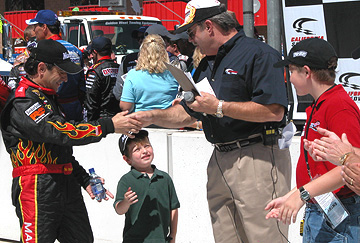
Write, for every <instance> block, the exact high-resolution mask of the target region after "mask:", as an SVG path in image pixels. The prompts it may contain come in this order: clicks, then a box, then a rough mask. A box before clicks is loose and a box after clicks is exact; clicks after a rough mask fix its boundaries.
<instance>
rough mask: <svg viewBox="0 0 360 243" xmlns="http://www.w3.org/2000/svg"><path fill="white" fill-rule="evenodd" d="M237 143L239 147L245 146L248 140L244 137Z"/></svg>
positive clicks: (248, 142)
mask: <svg viewBox="0 0 360 243" xmlns="http://www.w3.org/2000/svg"><path fill="white" fill-rule="evenodd" d="M237 143H238V146H239V148H241V147H246V146H248V145H250V140H249V139H246V140H243V141H238V142H237Z"/></svg>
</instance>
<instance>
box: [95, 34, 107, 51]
mask: <svg viewBox="0 0 360 243" xmlns="http://www.w3.org/2000/svg"><path fill="white" fill-rule="evenodd" d="M111 46H112V43H111V40H110V39H109V38H106V37H104V36H99V37H96V38H95V39H94V40H93V41H92V42H91V44H90V50H95V51H105V50H111Z"/></svg>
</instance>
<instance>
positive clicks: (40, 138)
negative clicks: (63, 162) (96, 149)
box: [9, 97, 114, 146]
mask: <svg viewBox="0 0 360 243" xmlns="http://www.w3.org/2000/svg"><path fill="white" fill-rule="evenodd" d="M45 101H46V102H45ZM12 106H13V108H12V109H11V111H10V114H9V115H10V117H11V121H10V123H11V126H10V129H13V131H11V132H12V133H13V134H16V135H17V136H18V137H20V138H27V139H30V140H32V141H34V142H41V143H43V142H45V143H52V144H57V145H62V146H74V145H85V144H89V143H93V142H98V141H100V140H101V139H102V138H104V137H106V135H107V134H109V133H113V132H114V125H113V122H112V120H111V118H103V119H101V120H99V121H91V122H86V123H82V122H74V121H66V120H65V118H64V117H63V116H62V115H60V112H57V111H55V110H57V109H58V107H57V106H56V104H51V102H49V100H47V99H46V98H45V99H44V100H41V99H40V98H39V97H37V99H36V98H35V99H34V97H30V98H29V97H23V98H16V99H14V100H13V102H12Z"/></svg>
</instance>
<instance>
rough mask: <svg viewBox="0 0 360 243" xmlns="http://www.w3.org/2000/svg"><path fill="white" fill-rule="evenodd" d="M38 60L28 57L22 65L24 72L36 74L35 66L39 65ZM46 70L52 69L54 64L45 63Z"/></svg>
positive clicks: (31, 74)
mask: <svg viewBox="0 0 360 243" xmlns="http://www.w3.org/2000/svg"><path fill="white" fill-rule="evenodd" d="M39 63H40V61H38V60H36V59H34V58H33V57H31V56H30V57H29V58H28V59H27V60H26V62H25V65H24V70H25V72H26V73H27V74H28V75H30V76H33V75H36V74H37V73H38V71H37V68H38V66H39ZM45 64H46V67H47V69H48V70H52V69H53V68H54V66H55V65H54V64H49V63H45Z"/></svg>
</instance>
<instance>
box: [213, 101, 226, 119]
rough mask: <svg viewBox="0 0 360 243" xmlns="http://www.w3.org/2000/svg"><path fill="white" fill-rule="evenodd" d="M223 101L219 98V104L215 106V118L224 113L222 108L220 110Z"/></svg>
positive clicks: (220, 116)
mask: <svg viewBox="0 0 360 243" xmlns="http://www.w3.org/2000/svg"><path fill="white" fill-rule="evenodd" d="M223 103H224V101H223V100H219V104H218V107H217V110H216V113H215V116H216V117H217V118H222V117H224V113H223V110H222V106H223Z"/></svg>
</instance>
